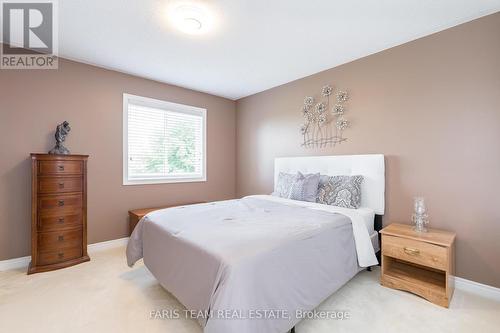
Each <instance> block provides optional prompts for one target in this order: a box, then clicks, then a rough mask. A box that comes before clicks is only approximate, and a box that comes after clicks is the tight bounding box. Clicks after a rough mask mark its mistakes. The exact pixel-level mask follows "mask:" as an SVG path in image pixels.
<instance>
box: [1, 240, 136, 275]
mask: <svg viewBox="0 0 500 333" xmlns="http://www.w3.org/2000/svg"><path fill="white" fill-rule="evenodd" d="M127 242H128V237H124V238H119V239H113V240H110V241H105V242H99V243H94V244H89V245H88V246H87V251H88V252H89V253H92V252H94V253H95V252H99V251H102V250H107V249H111V248H114V247H119V246H125V245H127ZM30 261H31V256H27V257H21V258H14V259H8V260H2V261H0V272H2V271H7V270H11V269H20V268H26V267H28V265H29V264H30Z"/></svg>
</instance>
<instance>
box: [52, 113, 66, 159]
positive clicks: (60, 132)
mask: <svg viewBox="0 0 500 333" xmlns="http://www.w3.org/2000/svg"><path fill="white" fill-rule="evenodd" d="M69 131H71V127H69V123H68V122H67V121H65V122H63V123H62V124H59V125H57V128H56V134H55V138H56V145H55V147H54V148H52V150H51V151H49V154H56V155H69V154H70V152H69V150H68V148H66V147H64V145H63V142H64V141H65V140H66V135H68V133H69Z"/></svg>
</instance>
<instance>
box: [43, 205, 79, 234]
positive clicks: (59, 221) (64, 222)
mask: <svg viewBox="0 0 500 333" xmlns="http://www.w3.org/2000/svg"><path fill="white" fill-rule="evenodd" d="M82 224H83V217H82V212H81V210H77V211H75V212H68V213H65V214H53V215H47V216H39V217H38V230H39V231H54V230H59V229H66V228H74V227H78V226H81V225H82Z"/></svg>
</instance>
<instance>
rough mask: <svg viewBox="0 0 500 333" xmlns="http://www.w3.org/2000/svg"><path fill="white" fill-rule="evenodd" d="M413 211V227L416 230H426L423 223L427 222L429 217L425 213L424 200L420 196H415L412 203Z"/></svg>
mask: <svg viewBox="0 0 500 333" xmlns="http://www.w3.org/2000/svg"><path fill="white" fill-rule="evenodd" d="M413 207H414V213H413V215H412V221H413V223H415V227H414V228H413V229H414V230H415V231H417V232H427V228H426V227H425V225H426V224H427V223H429V217H428V215H427V213H426V211H427V210H426V207H425V200H424V198H422V197H415V199H414V203H413Z"/></svg>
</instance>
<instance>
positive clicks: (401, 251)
mask: <svg viewBox="0 0 500 333" xmlns="http://www.w3.org/2000/svg"><path fill="white" fill-rule="evenodd" d="M447 252H448V251H447V248H446V247H442V246H439V245H434V244H429V243H425V242H419V241H416V240H412V239H407V238H402V237H394V236H388V235H382V255H385V256H388V257H392V258H396V259H401V260H405V261H408V262H412V263H414V264H418V265H423V266H427V267H432V268H436V269H441V270H447V269H449V267H448V253H447Z"/></svg>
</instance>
